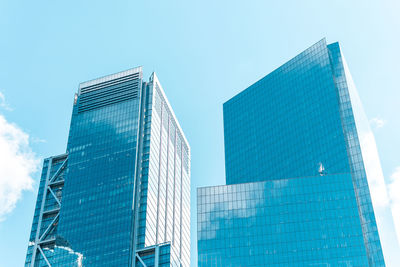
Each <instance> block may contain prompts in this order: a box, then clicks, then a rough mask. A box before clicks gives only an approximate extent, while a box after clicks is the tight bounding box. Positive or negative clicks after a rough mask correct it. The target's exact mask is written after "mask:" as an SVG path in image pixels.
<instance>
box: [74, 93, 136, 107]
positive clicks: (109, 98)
mask: <svg viewBox="0 0 400 267" xmlns="http://www.w3.org/2000/svg"><path fill="white" fill-rule="evenodd" d="M138 95H139V94H138V92H135V91H133V92H127V93H125V94H121V95H118V96H110V97H107V98H102V99H100V100H96V101H92V102H86V103H85V104H81V103H79V108H82V107H87V106H93V105H98V104H103V103H107V102H112V101H113V100H114V99H116V100H118V99H121V98H122V99H123V98H126V97H130V96H133V97H137V96H138Z"/></svg>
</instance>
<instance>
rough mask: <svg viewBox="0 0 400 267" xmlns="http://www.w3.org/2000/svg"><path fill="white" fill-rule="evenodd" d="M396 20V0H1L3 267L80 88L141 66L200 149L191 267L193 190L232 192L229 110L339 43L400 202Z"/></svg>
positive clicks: (16, 254) (19, 261)
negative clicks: (252, 88) (226, 188)
mask: <svg viewBox="0 0 400 267" xmlns="http://www.w3.org/2000/svg"><path fill="white" fill-rule="evenodd" d="M398 14H400V2H399V1H397V0H391V1H365V0H364V1H358V0H353V1H345V0H338V1H318V0H315V1H302V2H301V3H300V1H196V2H195V1H113V3H112V4H110V3H109V1H4V0H1V1H0V36H1V38H0V146H1V147H0V159H2V160H3V164H1V163H0V205H3V206H2V207H0V220H1V221H0V266H7V267H8V266H22V265H23V262H24V259H25V253H26V248H27V244H28V237H29V231H30V227H31V223H32V217H33V209H34V204H35V198H36V194H37V186H38V179H39V171H35V168H37V170H39V168H38V167H37V166H38V165H37V163H38V162H39V165H40V162H41V160H42V159H43V158H44V157H48V156H51V155H55V154H60V153H63V152H64V151H65V147H66V141H67V135H68V129H69V121H70V116H71V111H72V101H73V96H74V93H75V92H76V91H77V87H78V84H79V83H80V82H82V81H86V80H89V79H93V78H96V77H99V76H102V75H106V74H110V73H114V72H118V71H121V70H124V69H128V68H131V67H135V66H138V65H142V66H144V74H145V75H144V76H145V77H146V78H147V77H148V76H149V75H150V73H151V72H152V71H156V72H157V74H158V77H159V79H160V81H161V83H162V85H163V88H164V89H165V91H166V94H167V96H168V98H169V100H170V102H171V104H172V107H173V108H174V110H175V113H176V115H177V117H178V120H179V121H180V123H181V125H182V128H183V130H184V131H185V134H186V136H187V138H188V141H189V143H190V144H191V148H192V203H191V204H192V262H193V263H194V262H195V261H196V250H195V245H196V244H195V243H196V242H195V240H196V229H195V227H196V224H195V222H196V217H195V212H196V208H195V204H196V203H195V199H196V198H195V192H196V191H195V189H196V187H198V186H204V185H215V184H223V183H224V182H225V179H224V154H223V153H224V152H223V151H224V150H223V125H222V104H223V102H225V101H226V100H228V99H229V98H230V97H232V96H234V95H235V94H236V93H238V92H240V91H241V90H243V89H245V88H246V87H247V86H249V85H250V84H252V83H254V82H255V81H256V80H258V79H259V78H261V77H263V76H265V75H266V74H268V73H269V72H270V71H272V70H274V69H275V68H276V67H278V66H280V65H281V64H283V63H284V62H286V61H287V60H289V59H290V58H291V57H293V56H295V55H296V54H297V53H299V52H301V51H302V50H304V49H305V48H307V47H308V46H310V45H312V44H313V43H315V42H316V41H318V40H320V39H322V38H323V37H326V38H327V41H328V42H335V41H339V42H340V43H341V46H342V49H343V52H344V55H345V57H346V60H347V63H348V65H349V68H350V71H351V73H352V76H353V79H354V81H355V84H356V86H357V88H358V91H359V95H360V98H361V100H362V102H363V104H364V109H365V111H366V113H367V116H368V117H369V119H370V120H371V124H372V128H373V131H374V133H375V137H376V141H377V145H378V151H379V154H380V158H381V162H382V167H383V172H384V175H385V178H386V181H387V183H388V184H390V185H392V191H393V192H400V182H399V181H400V157H399V153H398V151H399V150H400V139H399V136H400V116H399V114H400V90H399V89H400V88H399V82H398V80H399V75H400V74H399V73H400V49H399V47H400V19H399V16H398ZM5 162H7V163H5ZM14 167H15V168H14ZM15 169H18V170H20V171H19V172H18V173H16V172H15ZM11 177H13V178H11ZM396 177H397V180H396ZM393 180H394V181H395V182H393ZM2 187H3V191H2ZM6 187H7V189H8V190H10V191H7V192H8V193H7V195H6V194H5V191H4V188H6ZM396 188H397V190H398V191H395V190H396ZM10 192H12V194H11V193H10ZM393 195H395V194H393ZM399 195H400V193H399ZM391 201H392V203H393V204H396V203H397V205H399V207H398V209H399V214H400V204H399V203H400V199H398V198H397V199H395V198H393V199H391ZM396 201H397V202H396ZM398 264H399V265H398V266H400V263H398Z"/></svg>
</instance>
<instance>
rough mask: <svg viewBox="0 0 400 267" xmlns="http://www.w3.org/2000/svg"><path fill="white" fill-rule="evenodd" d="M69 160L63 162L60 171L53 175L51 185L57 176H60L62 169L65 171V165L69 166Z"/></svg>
mask: <svg viewBox="0 0 400 267" xmlns="http://www.w3.org/2000/svg"><path fill="white" fill-rule="evenodd" d="M67 161H68V158H66V159H65V160H64V162H63V164H61V166H60V168H58V170H57V171H56V173H55V174H54V175H53V177H51V179H50V183H51V182H53V181H54V180H55V179H56V178H57V176H58V175H59V174H60V172H61V171H62V169H64V167H65V165H66V164H67Z"/></svg>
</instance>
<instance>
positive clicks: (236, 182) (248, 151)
mask: <svg viewBox="0 0 400 267" xmlns="http://www.w3.org/2000/svg"><path fill="white" fill-rule="evenodd" d="M223 109H224V137H225V169H226V183H227V186H219V187H206V188H199V189H198V262H199V266H215V265H218V266H384V265H385V261H384V258H383V253H382V247H381V242H380V238H379V234H378V228H377V223H376V220H375V215H374V208H373V205H372V200H371V195H370V188H369V183H370V184H376V183H382V182H383V176H382V175H381V171H380V173H379V170H380V165H379V164H380V163H379V158H378V157H377V153H376V149H375V150H372V151H371V149H369V150H368V153H369V154H368V155H367V154H366V149H363V147H364V146H366V145H368V144H369V145H371V142H372V143H373V145H375V143H374V140H373V136H372V141H371V140H370V139H369V141H371V142H369V143H366V142H364V140H366V139H367V138H366V137H369V136H370V130H369V128H368V122H367V123H366V124H367V126H366V127H365V120H363V119H364V118H361V117H362V116H360V113H359V109H360V106H359V100H358V97H357V92H356V90H355V87H354V84H353V83H352V80H351V76H350V73H349V71H348V68H347V65H346V63H345V61H344V58H343V56H342V54H341V50H340V47H339V44H338V43H333V44H330V45H327V44H326V41H325V39H323V40H321V41H320V42H318V43H316V44H315V45H313V46H311V47H310V48H308V49H307V50H305V51H304V52H302V53H301V54H299V55H298V56H296V57H295V58H293V59H292V60H290V61H289V62H287V63H286V64H284V65H282V66H281V67H279V68H278V69H276V70H275V71H273V72H272V73H270V74H269V75H267V76H265V77H264V78H262V79H261V80H259V81H257V82H256V83H255V84H253V85H251V86H250V87H249V88H247V89H246V90H244V91H242V92H241V93H239V94H238V95H236V96H235V97H233V98H232V99H230V100H229V101H227V102H226V103H225V104H224V108H223ZM369 147H371V146H369ZM371 155H373V156H372V157H373V159H372V161H371V160H368V164H366V163H367V162H365V161H363V158H364V159H365V158H368V159H371ZM371 162H372V164H373V165H374V166H371ZM368 165H369V166H368ZM377 170H378V174H377V175H376V172H377ZM370 174H371V175H370ZM381 176H382V177H381ZM367 178H368V179H367ZM372 190H374V189H372ZM380 230H381V229H380ZM396 243H397V242H396Z"/></svg>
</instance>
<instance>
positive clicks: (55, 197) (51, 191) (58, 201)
mask: <svg viewBox="0 0 400 267" xmlns="http://www.w3.org/2000/svg"><path fill="white" fill-rule="evenodd" d="M47 189H48V190H49V191H50V193H51V194H52V195H53V197H54V199H55V200H56V201H57V203H58V205H59V206H60V207H61V202H60V200H58V197H57V196H56V194H54V192H53V190H51V188H50V186H48V187H47Z"/></svg>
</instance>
